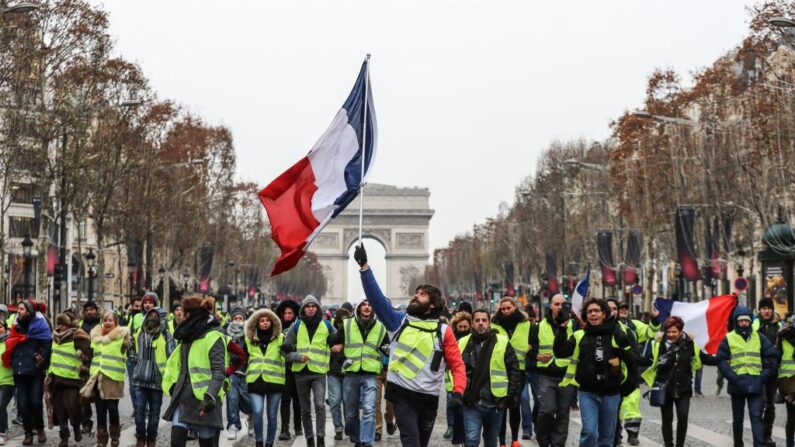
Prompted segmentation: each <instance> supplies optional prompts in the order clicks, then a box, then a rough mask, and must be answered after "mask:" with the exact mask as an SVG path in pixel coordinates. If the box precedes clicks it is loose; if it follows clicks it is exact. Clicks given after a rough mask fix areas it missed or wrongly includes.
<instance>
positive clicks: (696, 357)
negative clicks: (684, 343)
mask: <svg viewBox="0 0 795 447" xmlns="http://www.w3.org/2000/svg"><path fill="white" fill-rule="evenodd" d="M660 346H661V343H660V342H659V341H657V340H654V341H653V342H652V345H651V356H652V357H651V366H650V367H648V368H646V371H643V374H641V377H643V381H644V382H646V385H648V386H649V387H651V386H652V385H653V384H654V381H655V380H657V360H658V359H659V358H660ZM700 352H701V348H699V347H698V343H696V341H695V340H693V358H691V359H690V371H691V372H693V373H695V372H696V371H698V370H699V368H701V355H700Z"/></svg>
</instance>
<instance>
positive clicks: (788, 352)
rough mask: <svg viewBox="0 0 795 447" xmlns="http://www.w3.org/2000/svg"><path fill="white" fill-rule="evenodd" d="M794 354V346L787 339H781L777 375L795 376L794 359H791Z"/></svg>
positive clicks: (783, 376)
mask: <svg viewBox="0 0 795 447" xmlns="http://www.w3.org/2000/svg"><path fill="white" fill-rule="evenodd" d="M793 354H795V347H793V346H792V344H790V342H788V341H787V340H784V339H783V338H782V339H781V364H780V365H779V366H778V377H779V378H782V379H783V378H785V377H792V376H795V360H793V359H792V356H793Z"/></svg>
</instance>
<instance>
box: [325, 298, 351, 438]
mask: <svg viewBox="0 0 795 447" xmlns="http://www.w3.org/2000/svg"><path fill="white" fill-rule="evenodd" d="M350 317H351V314H350V313H349V312H348V309H346V308H344V307H340V308H339V309H337V312H336V313H335V314H334V329H335V330H336V331H337V333H336V335H335V336H334V337H335V340H334V341H332V343H338V341H336V339H337V338H339V335H340V333H341V330H342V327H343V325H344V324H345V320H346V319H347V318H350ZM339 343H341V342H339ZM341 348H342V345H341V344H340V347H339V348H337V349H335V348H334V347H333V346H332V348H331V357H330V360H329V371H328V376H327V377H326V381H327V386H328V400H327V401H326V402H327V403H328V406H329V410H330V411H331V421H332V423H333V424H334V440H335V441H341V440H342V436H343V433H345V418H344V415H343V414H342V407H343V405H342V384H343V381H344V377H345V376H344V375H343V374H342V364H343V363H345V354H343V353H342V349H341Z"/></svg>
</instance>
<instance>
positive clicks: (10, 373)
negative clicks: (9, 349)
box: [0, 343, 14, 385]
mask: <svg viewBox="0 0 795 447" xmlns="http://www.w3.org/2000/svg"><path fill="white" fill-rule="evenodd" d="M5 351H6V344H5V343H0V355H3V353H4V352H5ZM13 384H14V370H13V369H12V368H11V367H8V368H6V367H4V366H3V364H2V363H0V385H13Z"/></svg>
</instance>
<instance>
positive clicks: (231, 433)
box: [226, 425, 237, 441]
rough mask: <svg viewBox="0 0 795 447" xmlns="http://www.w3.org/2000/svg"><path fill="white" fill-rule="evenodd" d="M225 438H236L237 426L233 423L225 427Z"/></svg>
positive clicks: (231, 439) (232, 439)
mask: <svg viewBox="0 0 795 447" xmlns="http://www.w3.org/2000/svg"><path fill="white" fill-rule="evenodd" d="M226 439H229V440H230V441H234V440H235V439H237V427H235V426H234V425H233V426H231V427H229V428H227V429H226Z"/></svg>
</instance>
